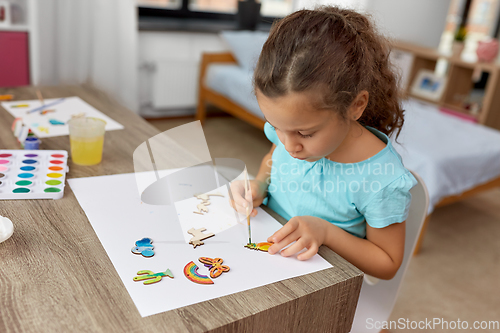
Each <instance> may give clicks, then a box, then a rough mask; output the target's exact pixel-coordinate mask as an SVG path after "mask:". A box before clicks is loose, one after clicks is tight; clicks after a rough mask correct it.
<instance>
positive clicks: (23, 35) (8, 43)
mask: <svg viewBox="0 0 500 333" xmlns="http://www.w3.org/2000/svg"><path fill="white" fill-rule="evenodd" d="M29 81H30V80H29V54H28V33H27V32H17V31H0V87H15V86H25V85H28V84H29Z"/></svg>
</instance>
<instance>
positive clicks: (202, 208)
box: [193, 193, 224, 215]
mask: <svg viewBox="0 0 500 333" xmlns="http://www.w3.org/2000/svg"><path fill="white" fill-rule="evenodd" d="M211 196H218V197H224V195H222V194H220V193H215V194H206V193H204V194H198V195H195V197H196V198H197V199H200V200H201V201H202V202H201V203H200V204H198V205H197V206H196V208H198V210H197V211H194V212H193V213H195V214H200V215H203V212H205V213H208V208H207V206H209V205H210V197H211Z"/></svg>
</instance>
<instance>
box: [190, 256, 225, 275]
mask: <svg viewBox="0 0 500 333" xmlns="http://www.w3.org/2000/svg"><path fill="white" fill-rule="evenodd" d="M198 260H199V261H200V262H201V263H202V264H203V265H205V267H207V268H208V269H209V270H210V277H211V278H213V279H215V278H217V277H219V276H220V275H221V274H222V273H224V272H229V266H226V265H223V264H222V263H223V262H224V260H222V259H221V258H215V259H212V258H208V257H200V258H199V259H198Z"/></svg>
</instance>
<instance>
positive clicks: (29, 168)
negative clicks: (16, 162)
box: [21, 165, 36, 171]
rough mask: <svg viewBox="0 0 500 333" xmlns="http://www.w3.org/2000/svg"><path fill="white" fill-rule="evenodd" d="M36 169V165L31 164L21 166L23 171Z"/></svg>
mask: <svg viewBox="0 0 500 333" xmlns="http://www.w3.org/2000/svg"><path fill="white" fill-rule="evenodd" d="M35 169H36V168H35V167H34V166H30V165H28V166H23V167H21V170H23V171H33V170H35Z"/></svg>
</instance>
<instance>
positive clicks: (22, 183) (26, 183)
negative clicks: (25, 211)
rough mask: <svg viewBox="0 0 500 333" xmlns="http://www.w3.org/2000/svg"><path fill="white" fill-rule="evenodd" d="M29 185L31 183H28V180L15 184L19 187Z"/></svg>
mask: <svg viewBox="0 0 500 333" xmlns="http://www.w3.org/2000/svg"><path fill="white" fill-rule="evenodd" d="M31 184H33V182H30V181H29V180H20V181H18V182H16V185H19V186H28V185H31Z"/></svg>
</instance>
